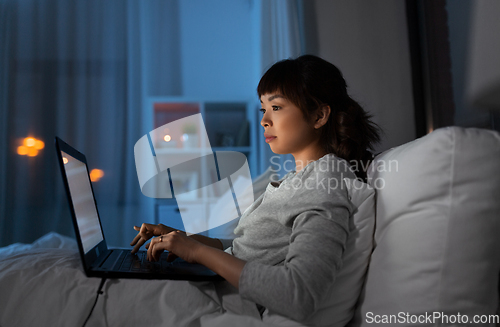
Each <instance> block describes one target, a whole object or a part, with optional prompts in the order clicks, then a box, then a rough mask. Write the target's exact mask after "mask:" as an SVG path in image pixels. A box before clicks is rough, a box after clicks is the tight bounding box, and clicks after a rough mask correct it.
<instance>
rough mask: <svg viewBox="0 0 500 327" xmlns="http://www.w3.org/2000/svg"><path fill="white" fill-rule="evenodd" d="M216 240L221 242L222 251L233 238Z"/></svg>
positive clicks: (228, 246) (230, 243)
mask: <svg viewBox="0 0 500 327" xmlns="http://www.w3.org/2000/svg"><path fill="white" fill-rule="evenodd" d="M218 240H219V241H220V242H221V243H222V249H223V250H224V251H225V250H227V249H228V248H230V247H231V246H232V245H233V240H231V239H225V238H219V239H218Z"/></svg>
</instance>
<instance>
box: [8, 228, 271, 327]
mask: <svg viewBox="0 0 500 327" xmlns="http://www.w3.org/2000/svg"><path fill="white" fill-rule="evenodd" d="M100 281H101V280H100V279H99V278H87V277H86V276H85V274H84V272H83V268H82V266H81V262H80V258H79V254H78V251H77V247H76V243H75V242H74V241H73V240H72V239H70V238H67V237H64V236H61V235H58V234H55V233H50V234H47V235H45V236H44V237H42V238H41V239H39V240H37V241H36V242H34V243H33V244H13V245H10V246H8V247H5V248H0V326H2V327H10V326H30V327H31V326H50V327H56V326H82V325H83V323H84V321H85V319H86V318H87V316H88V314H89V312H90V310H91V308H92V305H93V303H94V301H95V299H96V295H97V294H96V292H97V289H98V287H99V283H100ZM103 291H104V292H103V294H102V295H100V296H99V300H98V302H97V305H96V307H95V309H94V311H93V313H92V315H91V317H90V319H89V321H88V323H87V326H93V327H99V326H120V327H122V326H189V327H190V326H193V327H194V326H202V327H212V326H214V327H215V326H244V327H246V326H255V327H262V326H270V325H268V324H265V323H264V322H262V321H261V320H260V319H259V317H258V316H256V310H255V305H254V304H252V303H250V302H247V301H245V300H243V299H241V298H240V297H239V295H238V294H237V292H235V290H234V289H233V288H232V287H231V286H230V285H229V284H228V283H226V282H218V283H215V284H214V283H212V282H189V281H165V280H125V279H121V280H116V279H114V280H107V281H106V283H105V285H104V287H103Z"/></svg>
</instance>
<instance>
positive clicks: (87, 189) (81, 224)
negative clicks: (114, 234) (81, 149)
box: [61, 151, 104, 253]
mask: <svg viewBox="0 0 500 327" xmlns="http://www.w3.org/2000/svg"><path fill="white" fill-rule="evenodd" d="M61 154H62V157H63V162H64V171H65V172H66V177H67V180H68V184H69V190H70V194H71V200H72V202H73V208H74V210H75V214H76V220H77V222H78V230H79V232H80V238H81V240H82V244H83V251H84V252H85V253H87V252H88V251H90V250H91V249H92V248H93V247H94V246H96V245H97V244H99V242H101V241H102V240H103V239H104V237H103V235H102V231H101V225H100V223H99V217H98V215H97V209H96V206H95V201H94V194H93V192H92V188H91V185H90V179H89V174H88V171H87V165H86V164H85V163H83V162H81V161H80V160H78V159H75V158H74V157H72V156H70V155H69V154H67V153H65V152H64V151H61Z"/></svg>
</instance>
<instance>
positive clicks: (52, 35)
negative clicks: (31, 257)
mask: <svg viewBox="0 0 500 327" xmlns="http://www.w3.org/2000/svg"><path fill="white" fill-rule="evenodd" d="M160 12H161V13H162V15H159V14H158V13H160ZM175 17H177V2H175V1H174V2H171V1H159V0H158V1H147V2H145V1H122V0H107V1H100V0H90V1H78V0H71V1H69V0H39V1H37V0H1V1H0V42H1V49H0V146H1V148H0V246H4V245H7V244H10V243H13V242H32V241H33V240H34V239H36V238H38V237H40V236H42V235H44V234H46V233H47V232H50V231H56V232H58V233H61V234H65V235H72V234H73V226H72V223H71V216H70V213H69V210H68V204H67V200H66V195H65V192H64V188H63V183H62V179H61V176H60V171H59V166H58V163H57V162H56V156H55V147H54V137H55V136H59V137H61V138H62V139H63V140H65V141H66V142H68V143H69V144H70V145H72V146H74V147H75V148H77V149H78V150H80V151H81V152H83V153H85V154H86V155H87V160H88V164H89V169H94V168H96V169H101V170H102V171H103V172H104V176H103V177H102V178H101V179H100V180H99V181H97V182H94V183H93V188H94V192H95V195H96V199H97V202H98V208H99V213H100V216H101V221H102V223H103V228H104V232H105V235H106V238H107V241H108V244H111V245H118V246H124V245H126V244H127V243H129V242H130V240H131V239H132V237H133V235H134V234H135V232H134V231H133V229H132V226H133V225H134V224H140V223H141V222H143V221H144V222H147V221H154V206H153V201H152V200H151V199H148V198H145V197H144V196H143V195H142V194H141V192H140V188H139V185H138V178H137V174H136V170H135V162H134V154H133V147H134V144H135V142H136V141H137V140H138V139H139V138H140V137H141V136H142V135H144V134H146V133H147V132H149V131H150V130H151V129H152V127H153V122H152V119H153V118H152V111H151V110H147V109H146V110H144V108H143V106H144V99H145V97H146V96H147V95H151V94H153V93H155V92H162V94H167V95H177V94H179V92H180V91H181V90H179V87H178V85H179V83H178V81H179V74H180V73H179V71H178V68H176V67H179V60H180V59H179V58H180V57H179V53H178V51H176V50H175V49H176V46H175V44H172V42H178V36H177V34H178V28H177V26H176V19H175ZM153 40H154V41H155V42H153ZM163 41H165V42H170V43H169V44H171V45H172V46H171V47H165V46H164V45H162V44H164V43H163ZM177 48H178V47H177ZM172 49H174V50H172ZM159 58H161V60H162V62H163V63H164V65H162V66H161V67H158V66H157V64H158V63H159V62H160V60H159ZM155 71H156V72H157V73H156V74H153V73H152V72H155ZM173 81H175V82H173ZM26 137H33V138H36V139H38V140H41V141H43V142H44V143H45V147H44V148H43V149H41V150H40V152H39V153H38V154H37V155H36V156H27V155H20V154H18V153H17V150H18V148H19V146H21V145H22V143H23V140H24V139H25V138H26Z"/></svg>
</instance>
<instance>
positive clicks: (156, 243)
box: [146, 236, 166, 261]
mask: <svg viewBox="0 0 500 327" xmlns="http://www.w3.org/2000/svg"><path fill="white" fill-rule="evenodd" d="M162 241H163V236H159V237H155V238H153V239H152V240H151V242H149V244H147V245H146V247H147V248H148V252H147V259H148V260H149V261H158V259H159V258H160V255H161V253H162V252H163V251H164V250H165V247H166V243H163V242H162Z"/></svg>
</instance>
